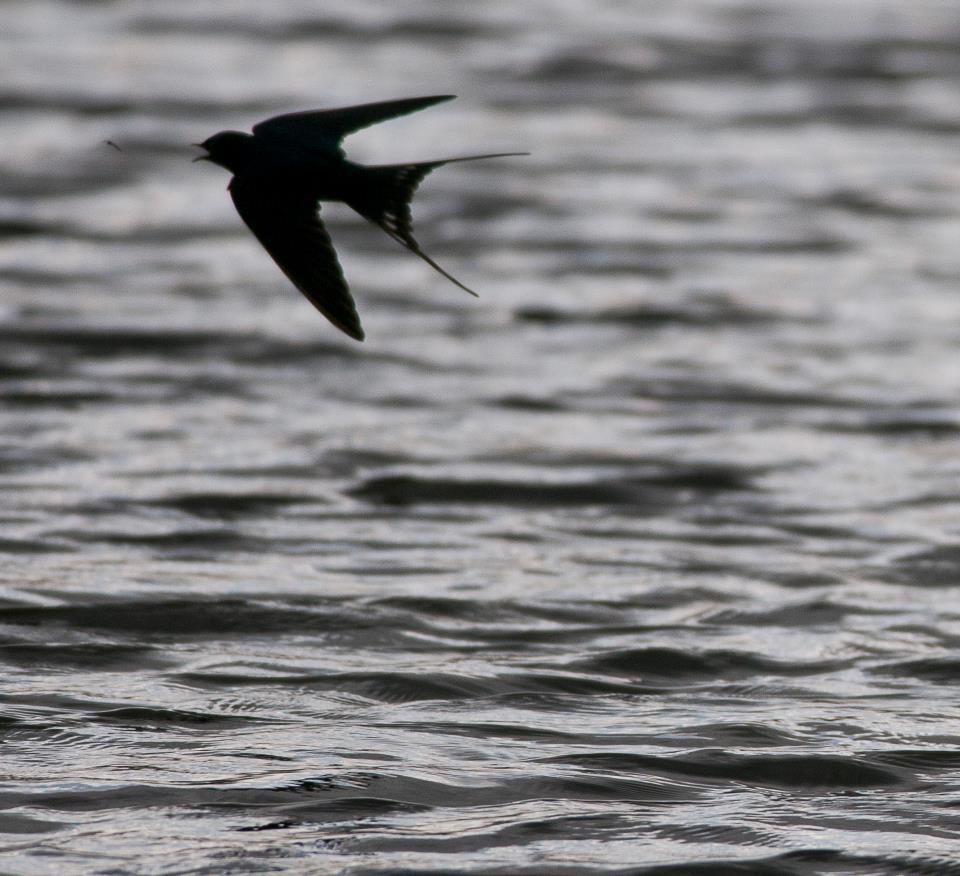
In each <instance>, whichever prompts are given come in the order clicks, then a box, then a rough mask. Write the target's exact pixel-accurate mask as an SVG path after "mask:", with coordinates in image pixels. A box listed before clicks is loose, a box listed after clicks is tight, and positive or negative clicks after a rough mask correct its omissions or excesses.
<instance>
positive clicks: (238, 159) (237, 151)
mask: <svg viewBox="0 0 960 876" xmlns="http://www.w3.org/2000/svg"><path fill="white" fill-rule="evenodd" d="M193 145H194V146H199V147H200V148H201V149H206V150H207V154H206V155H198V156H197V157H196V158H194V159H193V160H194V161H212V162H213V163H214V164H219V165H220V166H221V167H225V168H226V169H227V170H229V171H230V172H231V173H237V171H239V170H241V169H242V168H243V166H244V165H245V164H246V163H247V161H249V159H250V153H251V151H252V149H251V147H252V145H253V137H252V136H251V135H250V134H244V133H243V132H241V131H221V132H220V133H219V134H214V135H213V136H212V137H207V139H206V140H204V141H203V142H202V143H194V144H193Z"/></svg>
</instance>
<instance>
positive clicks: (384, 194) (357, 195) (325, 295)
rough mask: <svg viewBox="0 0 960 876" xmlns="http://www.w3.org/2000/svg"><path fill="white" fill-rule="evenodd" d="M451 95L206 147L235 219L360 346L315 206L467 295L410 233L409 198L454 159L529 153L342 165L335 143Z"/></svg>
mask: <svg viewBox="0 0 960 876" xmlns="http://www.w3.org/2000/svg"><path fill="white" fill-rule="evenodd" d="M453 97H454V95H452V94H441V95H434V96H431V97H411V98H406V99H403V100H388V101H382V102H379V103H366V104H360V105H358V106H348V107H342V108H340V109H328V110H307V111H305V112H297V113H286V114H284V115H280V116H274V117H273V118H271V119H267V120H265V121H263V122H260V123H258V124H256V125H254V126H253V133H252V134H246V133H243V132H241V131H221V132H220V133H219V134H214V135H213V136H212V137H209V138H207V139H206V140H204V141H203V142H202V143H195V144H194V145H195V146H200V147H201V148H203V149H205V150H206V152H207V154H206V155H201V156H199V157H198V158H195V159H194V161H212V162H213V163H214V164H219V165H220V166H221V167H224V168H226V169H227V170H229V171H230V173H232V174H233V178H232V179H231V180H230V183H229V185H228V187H227V188H228V190H229V192H230V197H231V198H233V203H234V206H235V207H236V208H237V212H238V213H239V214H240V218H241V219H243V221H244V222H245V223H246V224H247V226H248V227H249V229H250V230H251V231H252V232H253V234H254V236H255V237H256V238H257V240H259V241H260V243H261V245H262V246H263V248H264V249H265V250H266V251H267V252H268V253H269V254H270V256H271V257H272V258H273V260H274V261H275V262H276V263H277V266H278V267H279V268H280V270H281V271H283V273H284V274H286V276H287V278H288V279H289V280H290V282H292V283H293V285H294V286H296V287H297V289H299V290H300V291H301V292H302V293H303V294H304V296H306V298H307V300H308V301H309V302H310V303H311V304H312V305H313V306H314V307H316V308H317V310H319V311H320V312H321V313H322V314H323V315H324V316H325V317H326V318H327V319H328V320H330V322H332V323H333V324H334V325H335V326H336V327H337V328H338V329H340V330H341V331H343V332H345V333H346V334H348V335H349V336H350V337H351V338H354V339H356V340H358V341H362V340H363V338H364V332H363V328H362V327H361V325H360V317H359V316H358V315H357V308H356V305H355V304H354V301H353V297H352V296H351V295H350V289H349V287H348V286H347V282H346V280H345V279H344V277H343V271H342V269H341V268H340V263H339V262H338V261H337V253H336V251H335V250H334V248H333V243H332V242H331V240H330V236H329V234H327V230H326V228H324V226H323V222H322V221H321V220H320V210H319V207H320V202H321V201H341V202H343V203H345V204H347V205H348V206H350V207H352V208H353V209H354V210H356V211H357V212H358V213H359V214H360V215H361V216H363V217H364V218H365V219H368V220H369V221H370V222H373V223H374V224H375V225H379V226H380V227H381V228H382V229H383V230H384V231H386V232H387V234H389V235H390V236H391V237H392V238H393V239H394V240H396V241H397V242H398V243H401V244H403V246H405V247H406V248H407V249H409V250H410V251H411V252H413V253H415V254H416V255H418V256H419V257H420V258H421V259H423V260H424V261H425V262H426V263H427V264H428V265H430V267H432V268H433V269H434V270H436V271H438V272H439V273H441V274H443V276H444V277H446V278H447V279H448V280H450V281H451V282H452V283H455V284H456V285H457V286H459V287H460V288H461V289H463V290H465V291H467V292H469V293H470V294H471V295H476V293H475V292H474V291H473V290H471V289H468V288H467V287H466V286H464V285H463V283H461V282H460V281H459V280H457V279H456V278H455V277H453V276H451V275H450V274H448V273H447V272H446V271H445V270H444V269H443V268H441V267H440V265H438V264H437V263H436V262H435V261H434V260H433V259H432V258H430V256H428V255H427V254H426V253H425V252H424V251H423V250H422V249H421V248H420V244H418V243H417V241H416V239H415V238H414V236H413V227H412V226H413V222H412V219H411V216H410V201H411V199H412V198H413V194H414V192H415V191H416V189H417V186H418V185H419V184H420V182H421V181H422V180H423V178H424V177H425V176H426V175H427V174H428V173H430V171H432V170H434V169H436V168H438V167H440V166H442V165H444V164H449V163H450V162H453V161H474V160H476V159H480V158H503V157H506V156H512V155H526V154H527V153H525V152H500V153H496V154H493V155H469V156H465V157H463V158H445V159H441V160H439V161H424V162H419V163H416V164H384V165H373V166H369V165H363V164H356V163H354V162H352V161H348V160H347V158H346V156H345V155H344V152H343V149H342V148H341V145H340V144H341V141H342V140H343V139H344V137H346V136H347V135H348V134H352V133H353V132H354V131H359V130H360V129H361V128H366V127H368V126H369V125H373V124H376V123H377V122H383V121H386V120H387V119H393V118H396V117H397V116H404V115H407V114H408V113H412V112H416V111H417V110H422V109H426V108H427V107H428V106H433V105H434V104H436V103H441V102H442V101H445V100H451V99H452V98H453Z"/></svg>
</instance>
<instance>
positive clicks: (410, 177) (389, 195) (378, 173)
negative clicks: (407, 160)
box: [347, 152, 529, 297]
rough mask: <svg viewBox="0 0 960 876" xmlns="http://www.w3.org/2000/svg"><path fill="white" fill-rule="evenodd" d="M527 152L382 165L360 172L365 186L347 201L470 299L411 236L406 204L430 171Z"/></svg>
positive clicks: (455, 279)
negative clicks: (363, 177)
mask: <svg viewBox="0 0 960 876" xmlns="http://www.w3.org/2000/svg"><path fill="white" fill-rule="evenodd" d="M527 154H529V153H527V152H498V153H496V154H493V155H468V156H465V157H463V158H445V159H443V160H442V161H423V162H420V163H418V164H382V165H379V166H374V167H366V168H364V171H365V176H366V179H367V180H368V181H369V184H368V185H367V186H365V187H364V189H363V191H362V192H361V193H360V194H358V195H357V196H356V197H353V198H351V199H350V200H348V201H347V204H348V206H350V207H352V208H353V209H354V210H356V211H357V212H358V213H359V214H360V215H361V216H363V217H364V218H365V219H368V220H370V221H371V222H373V223H374V224H375V225H379V226H380V227H381V228H382V229H383V230H384V231H386V232H387V234H389V235H390V236H391V237H392V238H393V239H394V240H396V241H397V242H398V243H402V244H403V245H404V246H405V247H406V248H407V249H409V250H410V252H412V253H415V254H416V255H418V256H420V258H422V259H423V260H424V261H425V262H426V263H427V264H428V265H430V267H431V268H433V269H434V270H435V271H437V272H439V273H441V274H443V276H444V277H446V278H447V279H448V280H449V281H450V282H451V283H454V284H455V285H457V286H459V287H460V288H461V289H463V290H464V291H465V292H469V293H470V294H471V295H473V296H474V297H476V296H477V293H476V292H474V291H473V290H472V289H469V288H467V287H466V286H464V285H463V283H461V282H460V281H459V280H458V279H457V278H456V277H454V276H452V275H451V274H448V273H447V272H446V271H445V270H444V269H443V268H441V267H440V265H438V264H437V263H436V262H435V261H434V260H433V259H432V258H430V256H428V255H427V254H426V253H425V252H424V251H423V250H422V249H420V244H419V243H417V241H416V238H415V237H414V236H413V219H412V217H411V215H410V202H411V201H412V200H413V195H414V192H416V190H417V186H419V185H420V183H421V181H422V180H423V179H424V177H426V175H427V174H428V173H430V171H432V170H434V169H436V168H438V167H441V166H443V165H444V164H451V163H453V162H455V161H475V160H477V159H480V158H506V157H509V156H513V155H527Z"/></svg>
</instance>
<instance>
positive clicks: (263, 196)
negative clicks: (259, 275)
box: [230, 177, 364, 341]
mask: <svg viewBox="0 0 960 876" xmlns="http://www.w3.org/2000/svg"><path fill="white" fill-rule="evenodd" d="M230 196H231V197H232V198H233V203H234V205H235V206H236V208H237V212H238V213H239V214H240V218H241V219H243V221H244V222H246V223H247V226H248V227H249V228H250V230H251V231H252V232H253V233H254V235H255V236H256V238H257V240H259V241H260V243H261V244H262V245H263V248H264V249H265V250H266V251H267V252H268V253H269V254H270V256H271V257H272V258H273V260H274V261H275V262H276V263H277V266H278V267H279V268H280V270H281V271H283V273H284V274H286V275H287V277H288V278H289V280H290V282H292V283H293V285H294V286H296V287H297V288H298V289H299V290H300V291H301V292H302V293H303V294H304V296H306V298H307V300H308V301H309V302H310V303H311V304H312V305H313V306H314V307H316V308H317V310H319V311H320V312H321V313H322V314H323V315H324V316H325V317H326V318H327V319H329V320H330V322H332V323H333V324H334V325H335V326H336V327H337V328H338V329H340V330H341V331H343V332H345V333H346V334H348V335H349V336H350V337H351V338H355V339H356V340H358V341H362V340H363V337H364V334H363V329H362V328H361V326H360V317H359V316H358V315H357V308H356V305H355V304H354V302H353V298H352V296H351V295H350V290H349V289H348V288H347V281H346V280H345V279H344V278H343V271H342V270H341V268H340V263H339V262H338V261H337V253H336V251H335V250H334V248H333V244H332V243H331V241H330V235H329V234H327V230H326V228H324V227H323V223H322V222H321V221H320V214H319V206H318V205H317V203H316V202H315V201H312V200H310V198H308V197H306V196H304V195H303V194H301V193H300V192H298V191H294V190H289V191H279V192H278V191H277V190H276V188H275V187H274V188H271V189H270V190H269V191H263V190H261V188H260V187H259V186H258V185H256V184H255V183H252V182H249V181H246V182H245V181H244V180H242V179H240V178H238V177H234V178H233V180H232V182H231V183H230Z"/></svg>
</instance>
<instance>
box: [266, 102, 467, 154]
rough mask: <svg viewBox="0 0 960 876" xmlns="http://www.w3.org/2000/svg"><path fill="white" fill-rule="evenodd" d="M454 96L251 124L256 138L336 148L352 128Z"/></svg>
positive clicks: (310, 112) (289, 115)
mask: <svg viewBox="0 0 960 876" xmlns="http://www.w3.org/2000/svg"><path fill="white" fill-rule="evenodd" d="M454 96H455V95H452V94H438V95H433V96H431V97H407V98H403V99H402V100H384V101H380V102H378V103H362V104H358V105H357V106H345V107H340V108H339V109H328V110H306V111H304V112H299V113H285V114H284V115H282V116H274V117H273V118H272V119H267V120H266V121H263V122H260V123H259V124H256V125H254V126H253V133H254V134H255V135H256V136H257V137H265V138H277V139H282V140H294V141H297V142H298V143H300V144H301V145H306V144H308V143H310V142H313V143H317V144H322V145H324V146H326V147H327V148H329V149H332V150H336V149H337V148H338V147H339V145H340V141H341V140H343V138H344V137H346V136H347V135H348V134H352V133H353V132H354V131H359V130H360V129H361V128H366V127H368V126H370V125H375V124H376V123H377V122H385V121H386V120H387V119H393V118H396V117H397V116H405V115H407V114H408V113H413V112H416V111H417V110H422V109H426V108H427V107H428V106H433V105H434V104H435V103H442V102H443V101H445V100H453V98H454Z"/></svg>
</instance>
